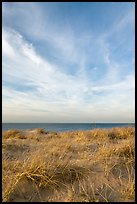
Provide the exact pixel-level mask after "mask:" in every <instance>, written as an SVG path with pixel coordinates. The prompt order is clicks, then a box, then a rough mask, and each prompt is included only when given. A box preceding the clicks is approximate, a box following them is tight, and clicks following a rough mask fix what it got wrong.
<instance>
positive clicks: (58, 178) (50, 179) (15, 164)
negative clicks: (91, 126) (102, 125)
mask: <svg viewBox="0 0 137 204" xmlns="http://www.w3.org/2000/svg"><path fill="white" fill-rule="evenodd" d="M134 133H135V129H134V128H133V127H126V128H113V129H95V130H90V131H70V132H61V133H55V132H47V131H45V130H44V129H36V130H33V131H27V132H25V133H24V132H22V131H18V130H10V131H8V132H3V133H2V141H3V156H2V159H3V162H2V170H3V172H2V178H3V201H7V202H14V201H15V202H16V201H20V202H22V201H28V202H31V201H35V202H37V201H38V202H42V201H46V202H62V201H64V202H84V201H85V202H122V201H123V202H126V201H133V202H134V199H135V198H134V197H135V146H134V140H135V138H134Z"/></svg>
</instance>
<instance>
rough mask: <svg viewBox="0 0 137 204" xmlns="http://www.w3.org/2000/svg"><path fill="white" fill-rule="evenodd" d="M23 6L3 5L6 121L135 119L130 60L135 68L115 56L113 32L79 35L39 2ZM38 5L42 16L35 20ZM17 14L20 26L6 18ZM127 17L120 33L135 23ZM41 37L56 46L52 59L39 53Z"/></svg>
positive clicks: (50, 46) (4, 108)
mask: <svg viewBox="0 0 137 204" xmlns="http://www.w3.org/2000/svg"><path fill="white" fill-rule="evenodd" d="M24 6H26V4H25V3H23V4H22V6H19V7H18V9H17V11H15V7H16V4H13V7H12V8H6V4H5V5H4V7H5V8H4V14H3V15H4V16H6V15H7V16H6V17H5V24H4V26H3V31H2V32H3V33H2V45H3V106H2V108H3V121H11V119H12V117H14V120H15V122H16V121H20V122H23V121H26V122H29V121H30V122H31V121H32V122H34V121H35V122H37V121H44V122H84V121H93V120H96V121H123V122H126V121H129V120H130V121H133V120H134V67H133V64H132V63H129V64H128V66H129V65H131V64H132V67H133V68H132V70H131V71H129V72H125V73H124V69H125V67H126V68H127V66H126V65H125V64H124V65H123V64H122V63H121V61H117V60H116V58H115V57H114V54H113V49H112V48H113V45H112V43H110V41H109V36H110V35H113V34H112V33H109V35H108V36H106V35H104V33H106V31H104V32H102V34H100V35H98V36H95V34H94V32H91V31H89V32H88V30H87V31H85V32H80V33H79V35H78V36H77V34H76V32H75V31H74V30H73V29H72V27H71V25H70V26H69V27H67V26H65V25H64V26H63V27H62V29H59V27H58V26H57V24H56V23H55V24H53V25H52V23H51V22H50V20H49V16H50V12H47V11H46V13H45V14H44V13H43V9H42V7H40V6H39V4H35V3H34V4H29V7H28V9H26V10H24ZM36 8H38V9H36ZM34 10H35V11H36V14H38V15H35V17H34V19H33V18H32V15H30V14H31V13H32V12H34ZM19 12H20V14H19ZM17 16H19V19H20V20H21V22H22V28H21V29H19V25H18V20H17V23H16V25H12V26H10V25H9V24H8V23H6V22H8V21H9V20H8V19H9V17H10V18H12V19H13V18H14V19H16V18H17ZM46 16H47V19H46ZM124 19H125V16H124V17H123V18H122V19H121V21H120V23H119V24H121V25H123V24H124V25H123V28H121V32H122V31H123V29H124V28H125V26H126V25H128V24H129V22H132V18H131V15H130V14H128V17H126V19H125V20H124ZM35 20H36V21H35ZM34 21H35V22H34ZM125 21H126V22H125ZM33 22H34V24H33ZM44 22H45V23H44ZM31 24H33V26H32V27H30V29H29V25H31ZM118 27H119V25H117V27H116V26H114V28H113V33H115V32H117V29H118ZM121 27H122V26H121ZM22 30H23V31H22ZM114 31H115V32H114ZM31 36H32V38H31ZM104 36H105V37H104ZM35 40H36V42H37V43H35ZM38 42H40V43H41V42H42V43H43V49H44V50H45V53H46V52H47V49H48V48H49V49H50V50H51V51H52V52H51V53H52V58H53V59H54V60H51V58H49V56H48V55H46V54H41V50H40V49H39V43H38ZM121 73H122V75H121ZM36 118H37V121H36Z"/></svg>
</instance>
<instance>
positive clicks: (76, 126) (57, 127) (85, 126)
mask: <svg viewBox="0 0 137 204" xmlns="http://www.w3.org/2000/svg"><path fill="white" fill-rule="evenodd" d="M125 126H133V127H134V126H135V124H134V123H96V124H95V123H2V130H9V129H19V130H25V129H35V128H44V129H45V130H48V131H70V130H91V129H95V128H112V127H125Z"/></svg>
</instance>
